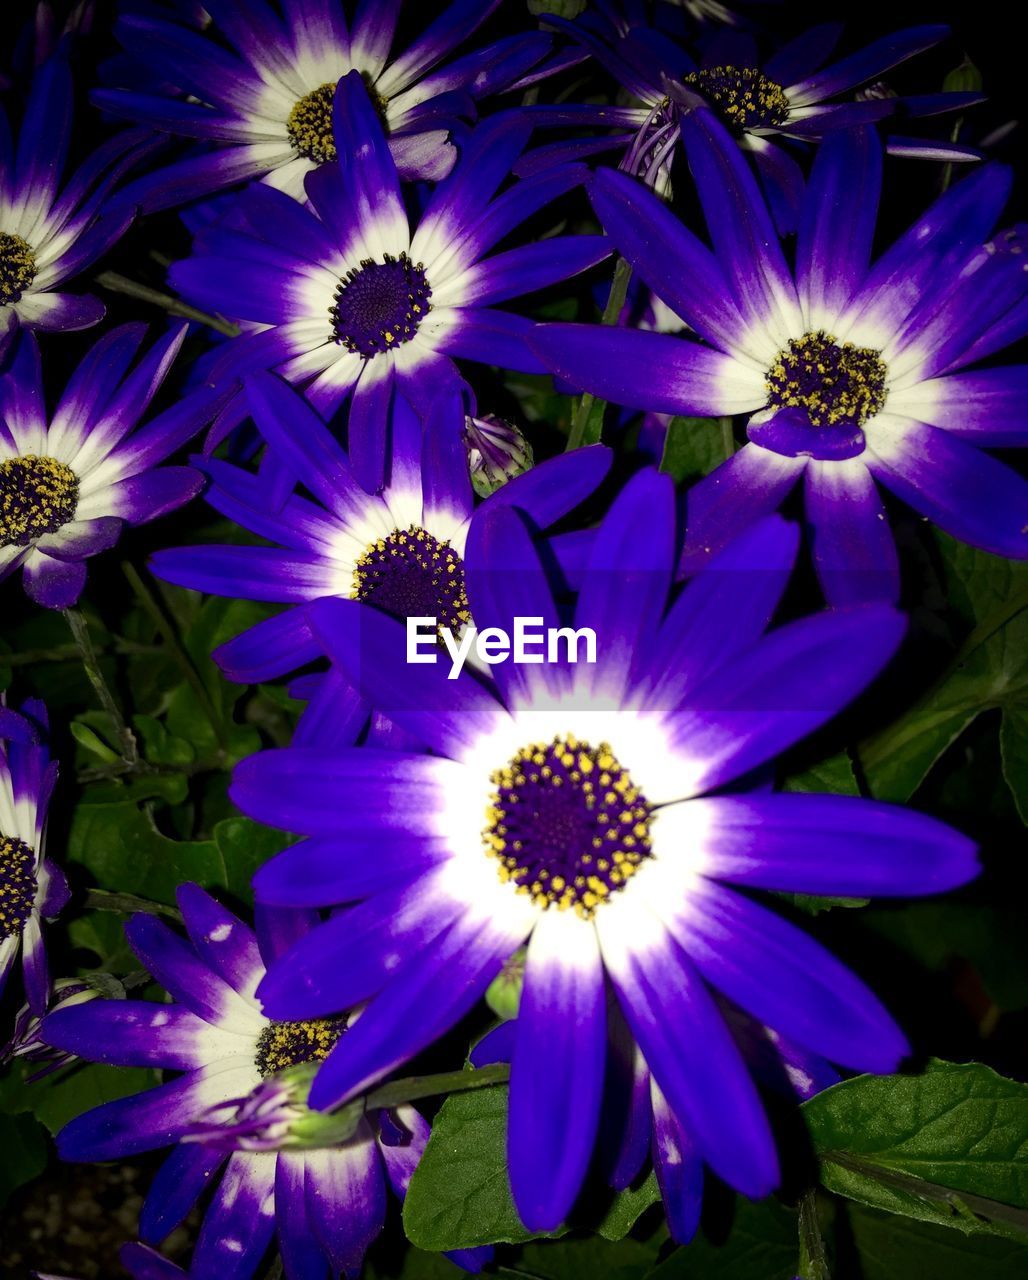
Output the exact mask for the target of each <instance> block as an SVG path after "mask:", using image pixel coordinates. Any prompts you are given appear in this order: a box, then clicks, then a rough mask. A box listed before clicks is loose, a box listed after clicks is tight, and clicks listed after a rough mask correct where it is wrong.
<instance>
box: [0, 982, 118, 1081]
mask: <svg viewBox="0 0 1028 1280" xmlns="http://www.w3.org/2000/svg"><path fill="white" fill-rule="evenodd" d="M98 996H105V997H107V998H108V999H115V1000H124V999H125V988H124V986H122V984H121V983H120V982H119V981H118V979H117V978H115V977H114V976H113V975H111V974H109V973H102V974H95V975H93V974H91V975H90V976H89V977H88V978H58V979H57V981H56V982H55V983H54V984H53V989H52V991H51V994H50V1007H49V1008H48V1009H47V1013H53V1011H54V1010H55V1009H69V1008H71V1006H72V1005H76V1004H85V1003H86V1001H88V1000H95V999H96V998H97V997H98ZM44 1016H45V1015H44ZM42 1025H43V1018H40V1017H39V1016H38V1015H36V1014H34V1013H33V1012H32V1010H31V1009H30V1008H29V1007H28V1005H27V1004H23V1005H22V1007H21V1008H20V1009H19V1010H18V1012H17V1013H16V1014H15V1015H14V1027H13V1028H12V1031H11V1038H10V1039H9V1040H8V1041H7V1043H6V1044H5V1045H4V1046H3V1047H2V1048H0V1065H3V1064H5V1063H8V1062H10V1061H11V1060H12V1059H13V1058H24V1059H25V1061H26V1062H31V1063H38V1064H39V1069H38V1070H37V1071H34V1072H33V1073H32V1075H31V1076H28V1077H27V1079H28V1080H29V1081H33V1080H42V1079H43V1077H44V1076H48V1075H51V1074H52V1073H53V1072H54V1071H60V1069H61V1068H62V1067H67V1066H70V1065H71V1064H72V1063H73V1062H78V1057H77V1055H76V1054H74V1053H65V1051H64V1050H63V1049H54V1048H53V1047H52V1046H51V1045H48V1044H47V1043H46V1041H45V1040H43V1038H42V1036H41V1035H40V1028H41V1027H42Z"/></svg>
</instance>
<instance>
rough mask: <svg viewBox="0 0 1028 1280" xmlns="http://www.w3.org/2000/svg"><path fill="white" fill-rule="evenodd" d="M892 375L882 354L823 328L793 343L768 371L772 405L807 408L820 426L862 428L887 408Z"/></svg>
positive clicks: (790, 340)
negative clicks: (886, 403)
mask: <svg viewBox="0 0 1028 1280" xmlns="http://www.w3.org/2000/svg"><path fill="white" fill-rule="evenodd" d="M887 376H888V370H887V369H886V366H885V363H884V362H883V360H882V358H881V356H880V355H879V353H878V352H877V351H875V350H874V349H873V348H871V347H856V346H854V345H853V343H852V342H843V343H838V342H836V341H835V339H834V338H833V337H832V335H831V334H830V333H825V332H824V330H823V329H818V330H817V332H816V333H805V334H804V335H803V337H802V338H790V339H789V345H788V346H787V347H784V348H783V349H782V350H781V351H779V353H778V355H777V356H776V357H775V361H774V364H772V366H771V368H770V369H768V371H767V394H768V403H769V404H770V405H771V406H773V407H774V408H778V409H786V408H801V409H805V410H806V412H807V415H808V416H809V418H810V421H811V423H812V424H813V425H814V426H815V427H833V426H837V425H840V424H842V425H845V426H857V427H860V426H863V424H864V423H865V422H866V421H867V420H868V418H870V417H873V416H874V414H876V413H878V411H879V410H880V409H881V408H882V406H883V405H884V404H885V397H886V386H885V384H886V378H887Z"/></svg>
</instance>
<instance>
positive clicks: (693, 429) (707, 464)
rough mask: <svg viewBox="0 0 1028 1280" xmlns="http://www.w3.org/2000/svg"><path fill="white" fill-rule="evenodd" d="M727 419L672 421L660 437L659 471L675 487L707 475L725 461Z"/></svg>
mask: <svg viewBox="0 0 1028 1280" xmlns="http://www.w3.org/2000/svg"><path fill="white" fill-rule="evenodd" d="M731 431H732V420H731V418H672V419H671V421H670V423H669V424H668V429H667V435H666V436H665V437H664V453H663V455H662V456H661V459H660V469H661V471H663V472H664V473H665V475H669V476H670V477H671V478H672V479H673V480H674V482H675V484H683V483H685V482H686V481H691V480H697V479H699V477H700V476H706V475H709V474H710V473H711V472H712V471H713V470H714V468H715V467H716V466H719V465H720V464H721V463H722V462H724V461H725V458H726V456H727V448H726V442H727V441H730V440H731Z"/></svg>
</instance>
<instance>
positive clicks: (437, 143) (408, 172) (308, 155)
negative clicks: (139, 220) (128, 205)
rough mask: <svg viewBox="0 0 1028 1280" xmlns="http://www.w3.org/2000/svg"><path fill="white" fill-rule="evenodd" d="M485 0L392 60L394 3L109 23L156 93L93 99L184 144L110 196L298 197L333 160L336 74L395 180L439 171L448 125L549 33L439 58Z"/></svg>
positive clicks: (246, 1) (449, 12)
mask: <svg viewBox="0 0 1028 1280" xmlns="http://www.w3.org/2000/svg"><path fill="white" fill-rule="evenodd" d="M499 3H500V0H455V2H454V3H452V4H450V5H449V7H447V8H444V9H443V10H442V12H437V13H436V16H435V17H434V19H433V20H432V21H431V22H430V23H429V25H428V27H427V28H426V29H425V31H424V32H423V34H422V35H421V36H420V37H419V38H418V39H417V40H415V41H414V43H413V44H411V45H410V46H409V47H408V48H407V49H405V50H404V51H403V52H401V53H399V54H398V55H397V56H394V57H393V58H392V60H390V51H391V49H392V46H393V43H394V38H395V34H396V26H397V20H398V19H399V17H400V10H401V8H402V5H401V4H400V0H361V3H359V4H358V5H357V11H356V14H355V16H354V18H353V22H352V24H351V25H350V26H349V28H348V26H347V20H346V13H345V8H344V4H343V0H283V2H282V4H281V5H277V4H274V3H268V2H267V0H211V4H210V5H207V6H206V7H207V8H208V9H209V11H210V15H211V19H212V22H211V25H210V27H209V28H208V29H207V30H206V31H202V32H201V31H197V30H195V29H193V28H192V26H191V25H186V24H185V23H183V22H182V21H180V20H178V19H179V18H180V16H184V17H188V16H191V15H180V14H178V13H171V12H169V13H168V14H167V17H166V18H165V17H152V16H129V17H125V18H122V20H121V21H120V22H119V23H118V27H117V30H118V34H119V36H120V38H121V41H122V43H123V44H124V45H125V47H126V49H127V50H128V52H129V53H130V54H131V55H134V56H135V58H136V59H138V60H139V62H140V63H141V64H142V66H143V67H144V68H145V69H146V73H147V75H148V77H149V78H150V82H151V85H152V84H153V83H154V81H156V82H157V83H158V86H159V88H158V92H156V93H155V91H154V89H153V88H152V87H148V88H145V89H144V88H142V86H140V88H141V90H142V91H131V90H128V89H125V88H118V89H101V90H98V91H97V92H95V93H94V95H93V96H94V101H95V102H96V103H97V105H99V106H101V107H103V108H104V109H105V110H107V111H110V112H111V113H112V114H114V115H116V116H119V117H121V118H123V119H127V120H131V121H133V122H141V123H146V124H149V125H150V126H151V127H152V128H154V129H158V130H161V131H162V132H165V133H170V134H179V135H182V136H185V137H187V138H195V139H197V140H198V146H197V148H196V149H195V150H194V151H193V153H192V154H191V155H189V156H188V157H187V158H186V159H184V160H181V161H179V162H178V163H176V164H173V165H171V166H170V167H168V168H165V169H163V170H161V171H159V172H157V173H155V174H152V175H150V176H148V177H146V178H143V179H141V180H139V181H138V182H136V183H134V184H133V185H132V187H131V189H129V190H128V191H127V193H126V195H125V197H124V198H125V199H129V200H138V201H139V202H140V203H141V204H142V205H143V206H144V207H145V208H148V209H153V208H163V207H166V206H168V205H170V204H175V203H181V202H182V201H185V200H192V199H195V198H196V197H198V196H203V195H207V194H209V193H210V192H212V191H218V190H221V189H223V188H225V187H228V186H232V185H234V184H236V183H238V182H243V181H246V180H248V179H251V178H262V179H264V180H265V181H266V182H268V183H270V184H271V185H273V186H275V187H278V188H279V189H280V190H282V191H286V192H288V193H289V195H291V196H293V197H294V198H296V199H298V200H302V199H303V198H304V195H303V191H304V178H305V177H306V175H307V174H308V173H310V172H311V171H312V170H314V169H316V168H317V167H318V166H319V165H321V164H324V163H325V162H326V161H333V160H335V158H336V143H335V141H334V140H333V133H332V98H333V93H334V91H335V87H336V84H337V82H338V81H339V79H340V77H342V76H345V75H347V74H348V73H350V72H354V73H356V74H357V75H359V76H360V77H362V78H363V80H364V83H365V84H366V85H367V86H368V89H369V91H370V93H371V96H372V101H373V103H374V107H375V110H376V111H377V113H378V114H379V116H380V117H381V120H382V123H383V125H384V127H385V131H386V134H387V136H388V139H389V150H390V152H391V153H392V157H393V160H394V162H395V164H396V167H397V169H398V170H399V172H400V174H401V176H402V177H404V178H410V179H414V178H419V179H432V180H437V179H439V178H442V177H445V176H446V174H447V173H448V172H449V171H450V169H451V168H452V167H453V162H454V160H455V159H456V156H457V153H456V150H455V149H454V147H453V146H452V145H451V143H450V142H449V140H448V137H449V131H450V129H451V128H453V127H454V126H456V125H457V124H458V123H459V122H460V121H461V120H462V119H466V118H468V117H473V116H474V112H475V104H476V102H478V101H479V100H480V99H482V98H485V97H488V96H490V95H492V94H495V93H500V92H502V91H503V90H505V89H508V88H510V87H511V86H512V85H514V83H515V82H516V81H518V80H519V79H520V78H521V77H522V75H524V74H525V73H526V72H527V71H528V70H529V69H530V68H532V67H533V66H535V64H536V63H538V62H539V61H540V60H541V59H542V58H543V57H545V55H546V53H547V52H548V50H549V48H550V44H551V39H552V38H551V37H550V36H548V35H545V34H543V33H542V32H529V33H527V34H524V35H516V36H509V37H507V38H506V39H502V40H498V41H496V42H494V43H492V44H489V45H486V46H485V47H484V48H482V49H476V50H475V51H474V52H472V53H468V54H465V55H464V56H463V57H460V58H458V59H456V60H455V61H449V62H447V59H449V58H450V55H451V54H452V53H453V51H454V49H455V48H456V47H457V46H458V45H459V44H461V43H462V42H463V41H464V40H465V39H466V38H467V37H468V36H469V35H471V33H472V32H473V31H475V30H476V28H477V27H479V26H480V25H481V23H483V22H484V21H485V20H486V18H487V17H488V16H489V14H490V13H491V12H492V11H493V10H494V9H495V8H497V6H498V5H499ZM279 9H281V10H282V12H281V13H280V12H279V11H278V10H279ZM215 35H218V36H221V37H222V40H221V41H217V42H216V41H215V39H214V38H213V37H214V36H215ZM440 64H442V65H440ZM176 90H177V92H176Z"/></svg>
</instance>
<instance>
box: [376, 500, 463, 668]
mask: <svg viewBox="0 0 1028 1280" xmlns="http://www.w3.org/2000/svg"><path fill="white" fill-rule="evenodd" d="M353 599H354V600H365V601H367V602H369V603H370V604H373V605H375V606H376V608H379V609H382V610H384V611H385V612H386V613H391V614H392V615H393V617H394V618H435V619H436V622H437V625H438V628H439V629H440V643H442V635H441V629H442V628H443V627H446V628H447V629H448V630H449V631H451V632H452V633H453V634H454V635H456V634H457V633H458V632H459V631H460V630H461V629H462V628H463V627H464V625H465V624H466V623H468V622H470V621H471V613H470V611H469V609H468V598H467V596H466V595H465V594H464V564H463V562H462V561H461V558H460V556H459V555H458V554H457V553H456V551H454V549H453V548H452V547H451V546H450V544H449V543H448V542H440V541H439V539H438V538H433V536H432V535H431V534H430V533H428V532H427V531H426V530H424V529H421V528H419V527H418V526H417V525H413V524H412V525H411V526H410V527H409V528H408V529H394V530H393V531H392V533H391V534H389V536H388V537H385V538H379V540H378V541H377V542H373V543H371V545H370V546H369V547H368V548H367V549H366V550H365V552H364V554H363V555H362V556H361V558H360V559H359V560H358V561H357V563H356V565H355V566H354V570H353Z"/></svg>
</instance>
